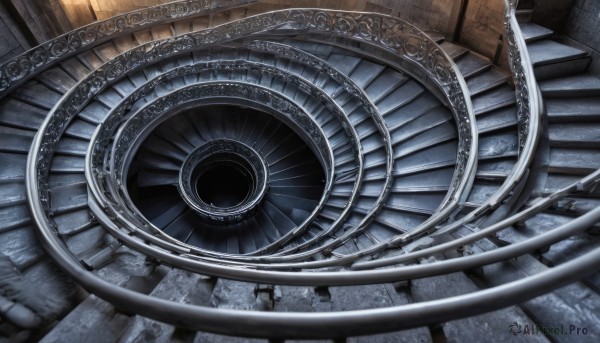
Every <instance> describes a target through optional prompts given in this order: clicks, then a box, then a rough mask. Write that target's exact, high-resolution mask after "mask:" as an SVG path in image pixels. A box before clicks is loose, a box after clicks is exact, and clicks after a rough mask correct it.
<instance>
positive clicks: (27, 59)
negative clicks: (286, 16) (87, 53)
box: [0, 0, 258, 98]
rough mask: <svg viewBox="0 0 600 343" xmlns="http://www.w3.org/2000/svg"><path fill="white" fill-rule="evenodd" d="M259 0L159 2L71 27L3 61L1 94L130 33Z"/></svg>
mask: <svg viewBox="0 0 600 343" xmlns="http://www.w3.org/2000/svg"><path fill="white" fill-rule="evenodd" d="M257 1H258V0H186V1H176V2H171V3H168V4H162V5H156V6H152V7H148V8H144V9H140V10H137V11H132V12H128V13H125V14H121V15H118V16H114V17H112V18H109V19H106V20H102V21H97V22H94V23H91V24H88V25H85V26H82V27H80V28H78V29H75V30H73V31H69V32H67V33H65V34H63V35H60V36H58V37H56V38H54V39H52V40H50V41H48V42H45V43H42V44H40V45H38V46H37V47H34V48H32V49H31V50H28V51H26V52H24V53H22V54H20V55H19V56H17V57H15V58H12V59H10V60H8V61H6V62H4V63H3V64H1V65H0V98H2V97H4V96H5V95H6V94H8V93H9V92H10V91H11V90H13V89H15V88H16V87H18V86H19V85H21V84H22V83H23V82H25V81H27V80H28V79H30V78H31V77H33V76H35V75H36V74H38V73H40V72H42V71H44V70H45V69H47V68H49V67H50V66H52V65H54V64H56V63H58V62H60V61H62V60H64V59H66V58H68V57H71V56H73V55H76V54H77V53H80V52H82V51H84V50H87V49H90V48H92V47H94V46H97V45H100V44H102V43H105V42H107V41H108V40H110V39H113V38H117V37H119V36H122V35H124V34H127V33H132V32H135V31H138V30H142V29H146V28H149V27H151V26H154V25H157V24H162V23H167V22H172V21H176V20H181V19H187V18H194V17H197V16H200V15H206V14H210V13H212V12H216V11H222V10H226V9H229V8H234V7H238V6H242V5H247V4H251V3H255V2H257Z"/></svg>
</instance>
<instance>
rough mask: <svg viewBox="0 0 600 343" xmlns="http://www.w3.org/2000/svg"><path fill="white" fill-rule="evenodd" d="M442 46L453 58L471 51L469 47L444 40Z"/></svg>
mask: <svg viewBox="0 0 600 343" xmlns="http://www.w3.org/2000/svg"><path fill="white" fill-rule="evenodd" d="M440 47H441V48H442V50H444V51H445V52H446V54H448V56H450V58H452V59H458V58H459V57H461V56H463V55H464V54H466V53H468V52H469V49H467V48H465V47H462V46H460V45H458V44H454V43H450V42H443V43H442V44H440Z"/></svg>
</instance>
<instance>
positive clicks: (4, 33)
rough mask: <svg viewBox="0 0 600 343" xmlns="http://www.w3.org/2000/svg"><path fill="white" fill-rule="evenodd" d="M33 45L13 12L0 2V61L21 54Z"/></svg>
mask: <svg viewBox="0 0 600 343" xmlns="http://www.w3.org/2000/svg"><path fill="white" fill-rule="evenodd" d="M30 47H31V45H30V43H29V42H28V41H27V39H26V38H25V36H24V35H23V33H22V32H21V30H20V29H19V25H18V24H17V23H16V22H15V20H14V18H13V15H12V13H10V12H9V10H8V9H7V8H6V6H5V4H4V3H3V2H0V63H2V62H3V61H6V60H8V59H10V58H12V57H15V56H17V55H19V54H20V53H22V52H24V51H25V50H27V49H29V48H30Z"/></svg>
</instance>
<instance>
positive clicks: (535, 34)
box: [519, 23, 554, 43]
mask: <svg viewBox="0 0 600 343" xmlns="http://www.w3.org/2000/svg"><path fill="white" fill-rule="evenodd" d="M519 26H520V27H521V32H522V33H523V38H525V42H527V43H529V42H533V41H536V40H541V39H545V38H549V37H550V36H552V34H553V33H554V32H553V31H552V30H550V29H547V28H545V27H543V26H540V25H537V24H534V23H521V24H520V25H519Z"/></svg>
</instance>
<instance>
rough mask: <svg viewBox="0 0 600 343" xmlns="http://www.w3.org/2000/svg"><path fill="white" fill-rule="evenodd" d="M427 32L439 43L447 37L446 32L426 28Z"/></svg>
mask: <svg viewBox="0 0 600 343" xmlns="http://www.w3.org/2000/svg"><path fill="white" fill-rule="evenodd" d="M425 33H426V34H427V35H428V36H429V37H430V38H431V39H433V40H434V41H435V42H436V43H438V44H440V43H442V42H443V41H444V39H445V36H444V34H443V33H441V32H439V31H434V30H425Z"/></svg>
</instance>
